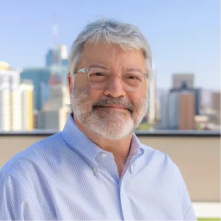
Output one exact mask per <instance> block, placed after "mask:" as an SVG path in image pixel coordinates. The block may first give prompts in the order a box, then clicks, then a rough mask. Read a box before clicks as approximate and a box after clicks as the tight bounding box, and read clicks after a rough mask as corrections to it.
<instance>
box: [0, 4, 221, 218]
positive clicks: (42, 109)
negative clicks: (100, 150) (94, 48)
mask: <svg viewBox="0 0 221 221" xmlns="http://www.w3.org/2000/svg"><path fill="white" fill-rule="evenodd" d="M1 9H2V10H1V19H0V24H1V27H2V35H1V41H0V147H1V153H0V168H1V167H2V166H4V165H5V164H6V162H8V161H9V160H10V159H11V158H12V157H13V156H15V155H16V154H17V153H20V152H22V151H23V150H25V149H26V148H28V147H30V146H32V144H34V143H36V142H39V141H40V140H43V139H45V138H48V137H50V136H51V135H54V134H55V133H57V132H59V131H62V130H63V127H64V125H65V123H66V121H67V118H68V116H69V115H70V113H71V108H70V103H71V101H70V93H69V88H68V82H67V74H68V55H69V52H70V48H71V44H72V42H73V40H74V39H75V38H76V37H77V35H78V34H79V33H80V31H82V29H83V28H84V27H85V25H87V24H88V22H90V21H93V20H96V19H99V18H103V17H104V18H114V19H117V20H119V21H123V22H128V23H131V24H134V25H135V26H137V27H138V28H139V29H140V30H141V32H142V33H143V34H144V36H145V37H146V38H147V40H148V42H149V45H150V48H151V52H152V57H153V64H152V66H153V74H152V75H153V76H152V78H151V81H150V82H149V88H148V92H147V93H148V94H147V96H148V110H147V112H146V114H145V116H144V118H143V119H142V122H141V123H140V125H139V127H138V128H137V130H136V131H135V133H136V136H137V137H138V139H139V140H140V141H141V143H143V144H145V145H146V146H149V147H151V148H153V149H156V150H159V151H161V152H163V153H166V154H167V155H168V156H169V157H170V158H171V159H172V161H173V162H174V163H175V164H176V165H177V166H178V168H179V170H180V172H181V174H182V177H183V179H184V181H185V183H186V186H187V189H188V192H189V195H190V198H191V201H192V205H193V208H194V211H195V213H196V216H197V218H198V220H210V221H216V220H220V217H221V214H220V211H221V210H220V208H221V204H220V196H221V195H220V174H221V173H220V126H221V121H220V91H221V90H220V49H219V47H217V46H218V45H219V44H220V23H219V21H220V10H219V9H220V2H219V1H217V0H214V1H209V0H205V1H204V0H195V1H192V0H185V1H175V0H169V1H146V0H137V1H116V0H112V1H105V2H104V1H101V0H95V1H89V0H83V1H69V0H63V1H51V0H49V1H42V0H39V1H28V0H21V1H10V0H9V1H2V2H1ZM52 147H53V146H52ZM102 159H103V158H102ZM147 164H148V162H147ZM151 173H152V172H151ZM143 179H146V177H143Z"/></svg>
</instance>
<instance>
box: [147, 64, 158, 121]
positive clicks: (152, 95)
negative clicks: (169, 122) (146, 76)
mask: <svg viewBox="0 0 221 221" xmlns="http://www.w3.org/2000/svg"><path fill="white" fill-rule="evenodd" d="M148 101H149V104H148V111H147V113H148V122H149V123H154V122H155V120H156V68H155V65H154V64H153V74H152V79H151V81H150V83H149V89H148Z"/></svg>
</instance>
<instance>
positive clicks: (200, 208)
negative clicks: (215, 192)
mask: <svg viewBox="0 0 221 221" xmlns="http://www.w3.org/2000/svg"><path fill="white" fill-rule="evenodd" d="M192 204H193V208H194V211H195V214H196V216H197V218H221V203H205V202H193V203H192Z"/></svg>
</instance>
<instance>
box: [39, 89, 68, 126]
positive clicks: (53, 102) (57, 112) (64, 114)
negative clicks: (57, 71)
mask: <svg viewBox="0 0 221 221" xmlns="http://www.w3.org/2000/svg"><path fill="white" fill-rule="evenodd" d="M69 104H70V94H69V90H68V87H67V86H62V85H53V86H50V97H49V102H48V105H47V106H45V108H44V109H43V110H42V111H40V112H39V113H38V117H37V128H38V129H54V130H62V129H63V127H64V125H65V123H66V121H67V118H68V115H69V113H70V110H69V108H67V105H69Z"/></svg>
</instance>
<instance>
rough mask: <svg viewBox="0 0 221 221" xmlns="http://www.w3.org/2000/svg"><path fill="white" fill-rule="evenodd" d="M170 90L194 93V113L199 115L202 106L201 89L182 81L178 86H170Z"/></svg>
mask: <svg viewBox="0 0 221 221" xmlns="http://www.w3.org/2000/svg"><path fill="white" fill-rule="evenodd" d="M170 92H189V93H193V94H194V102H195V103H194V108H195V115H200V112H201V108H202V101H201V100H202V98H201V89H200V88H190V87H188V85H187V84H186V82H183V84H182V85H181V86H180V87H179V88H172V89H170Z"/></svg>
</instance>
